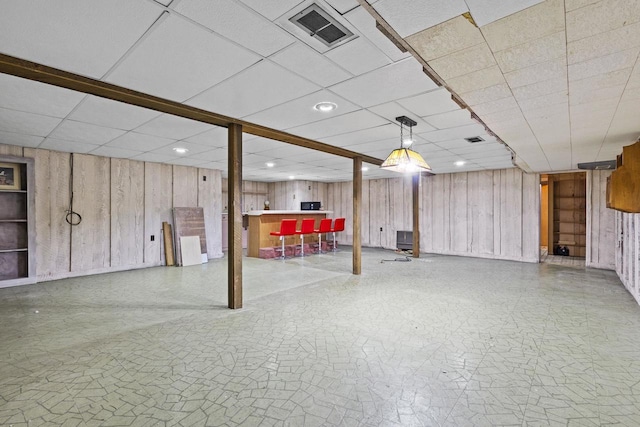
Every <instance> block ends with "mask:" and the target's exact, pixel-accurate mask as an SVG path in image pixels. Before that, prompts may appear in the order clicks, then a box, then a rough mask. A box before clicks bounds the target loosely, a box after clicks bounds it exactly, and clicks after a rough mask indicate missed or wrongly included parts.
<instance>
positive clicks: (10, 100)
mask: <svg viewBox="0 0 640 427" xmlns="http://www.w3.org/2000/svg"><path fill="white" fill-rule="evenodd" d="M0 93H2V96H1V97H0V107H2V108H9V109H11V110H18V111H24V112H27V113H35V114H42V115H45V116H52V117H60V118H64V117H66V116H67V114H69V113H70V112H71V110H73V108H74V107H75V106H76V105H78V103H79V102H80V101H81V100H82V98H84V96H85V95H84V94H83V93H80V92H76V91H73V90H68V89H63V88H60V87H57V86H52V85H48V84H45V83H40V82H35V81H31V80H27V79H22V78H20V77H14V76H11V75H9V74H0Z"/></svg>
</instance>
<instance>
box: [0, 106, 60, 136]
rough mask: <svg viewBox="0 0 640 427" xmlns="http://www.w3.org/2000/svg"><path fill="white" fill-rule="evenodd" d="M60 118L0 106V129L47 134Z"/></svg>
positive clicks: (26, 133)
mask: <svg viewBox="0 0 640 427" xmlns="http://www.w3.org/2000/svg"><path fill="white" fill-rule="evenodd" d="M61 121H62V120H60V119H58V118H55V117H49V116H43V115H40V114H32V113H25V112H22V111H15V110H8V109H6V108H0V131H4V132H14V133H22V134H25V135H33V136H47V135H49V133H50V132H51V131H52V130H53V129H55V127H56V126H58V125H59V124H60V122H61Z"/></svg>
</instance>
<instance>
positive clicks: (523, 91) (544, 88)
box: [512, 77, 567, 101]
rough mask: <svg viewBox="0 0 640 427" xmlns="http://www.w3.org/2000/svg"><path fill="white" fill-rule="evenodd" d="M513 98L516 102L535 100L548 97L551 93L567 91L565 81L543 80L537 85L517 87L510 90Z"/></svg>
mask: <svg viewBox="0 0 640 427" xmlns="http://www.w3.org/2000/svg"><path fill="white" fill-rule="evenodd" d="M512 91H513V96H515V98H516V99H517V100H518V101H523V100H525V99H531V98H537V97H538V96H542V95H549V94H551V93H556V92H562V91H567V79H566V78H562V77H561V78H557V79H551V80H545V81H542V82H538V83H533V84H530V85H526V86H518V87H515V88H513V89H512Z"/></svg>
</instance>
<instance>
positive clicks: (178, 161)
mask: <svg viewBox="0 0 640 427" xmlns="http://www.w3.org/2000/svg"><path fill="white" fill-rule="evenodd" d="M164 163H170V164H172V165H178V166H199V165H202V164H205V163H208V162H206V161H204V160H202V159H197V158H196V159H194V158H186V157H183V158H172V159H171V160H168V161H166V162H164Z"/></svg>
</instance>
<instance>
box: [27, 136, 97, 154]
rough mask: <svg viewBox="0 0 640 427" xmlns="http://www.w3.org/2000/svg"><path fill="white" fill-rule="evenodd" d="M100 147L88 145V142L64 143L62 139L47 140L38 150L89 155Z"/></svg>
mask: <svg viewBox="0 0 640 427" xmlns="http://www.w3.org/2000/svg"><path fill="white" fill-rule="evenodd" d="M97 147H98V146H97V145H95V144H87V143H86V142H78V141H64V140H62V139H55V138H45V140H44V141H43V142H42V144H40V146H39V147H38V148H45V149H47V150H54V151H65V152H67V153H88V152H89V151H92V150H94V149H96V148H97Z"/></svg>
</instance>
